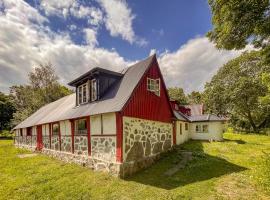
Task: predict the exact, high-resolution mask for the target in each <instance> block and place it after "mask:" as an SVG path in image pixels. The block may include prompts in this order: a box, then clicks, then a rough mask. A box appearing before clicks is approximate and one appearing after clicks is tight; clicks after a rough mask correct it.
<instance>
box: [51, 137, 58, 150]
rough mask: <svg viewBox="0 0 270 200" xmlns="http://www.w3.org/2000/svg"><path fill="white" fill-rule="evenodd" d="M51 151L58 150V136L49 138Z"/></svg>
mask: <svg viewBox="0 0 270 200" xmlns="http://www.w3.org/2000/svg"><path fill="white" fill-rule="evenodd" d="M51 149H53V150H58V151H59V150H60V142H59V136H58V135H53V136H52V137H51Z"/></svg>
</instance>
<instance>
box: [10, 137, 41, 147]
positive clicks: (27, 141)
mask: <svg viewBox="0 0 270 200" xmlns="http://www.w3.org/2000/svg"><path fill="white" fill-rule="evenodd" d="M14 143H15V145H16V146H22V147H29V148H30V149H33V148H36V144H37V137H36V136H16V137H15V138H14Z"/></svg>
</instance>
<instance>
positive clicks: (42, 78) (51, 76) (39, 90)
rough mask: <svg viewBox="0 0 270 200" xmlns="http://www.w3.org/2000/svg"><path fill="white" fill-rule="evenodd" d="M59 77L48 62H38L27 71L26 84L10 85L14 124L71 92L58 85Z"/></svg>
mask: <svg viewBox="0 0 270 200" xmlns="http://www.w3.org/2000/svg"><path fill="white" fill-rule="evenodd" d="M58 80H59V78H58V76H57V75H56V74H55V71H54V69H53V67H52V65H51V64H50V63H48V64H40V65H39V66H38V67H37V68H35V69H34V71H33V72H30V73H29V83H30V84H28V85H19V86H17V85H15V86H12V87H11V91H10V93H11V95H12V97H13V99H14V106H15V108H16V112H15V113H14V114H13V120H12V123H13V125H16V124H18V123H20V122H21V121H23V120H24V119H26V118H27V117H28V116H30V115H31V114H32V113H34V112H35V111H37V110H38V109H39V108H41V107H42V106H44V105H46V104H48V103H50V102H53V101H56V100H57V99H60V98H62V97H64V96H66V95H69V94H71V93H72V91H71V90H69V89H68V88H66V87H64V86H62V85H60V83H59V82H58Z"/></svg>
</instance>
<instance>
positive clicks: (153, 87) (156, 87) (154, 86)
mask: <svg viewBox="0 0 270 200" xmlns="http://www.w3.org/2000/svg"><path fill="white" fill-rule="evenodd" d="M147 90H148V91H150V92H153V93H154V94H155V95H157V96H160V79H159V78H158V79H151V78H147Z"/></svg>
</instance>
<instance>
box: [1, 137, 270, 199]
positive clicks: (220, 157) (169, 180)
mask: <svg viewBox="0 0 270 200" xmlns="http://www.w3.org/2000/svg"><path fill="white" fill-rule="evenodd" d="M224 137H225V139H226V140H225V141H224V142H212V143H208V142H199V141H190V142H188V143H186V144H184V145H181V146H180V147H178V149H185V150H188V151H192V152H193V155H194V158H193V160H192V161H191V162H189V164H188V165H187V166H186V167H185V168H184V169H183V170H180V171H178V172H177V173H176V174H175V175H174V176H172V177H167V176H165V175H164V172H165V171H167V170H168V169H169V168H171V167H173V166H174V165H175V163H177V162H178V161H179V160H180V159H181V156H180V155H179V154H178V153H177V152H178V151H177V150H176V151H174V152H171V153H169V154H166V155H164V157H163V158H162V159H161V160H160V161H159V162H158V163H157V164H155V165H154V166H152V167H151V168H148V169H146V170H144V171H142V172H139V173H137V174H136V175H134V176H132V177H130V178H127V179H125V180H122V179H118V178H115V177H112V176H109V175H107V174H105V173H100V172H93V171H91V170H89V169H87V168H84V167H81V166H77V165H74V164H65V163H63V162H61V161H58V160H55V159H52V158H48V157H46V156H44V155H38V156H35V157H30V158H19V157H18V156H17V155H18V154H22V153H28V151H26V150H21V149H16V148H15V147H14V146H13V144H12V141H10V140H0V199H270V184H269V180H270V174H269V167H270V166H269V160H268V159H269V157H268V156H269V153H270V137H269V136H260V135H240V134H231V133H227V134H225V135H224ZM267 157H268V159H267Z"/></svg>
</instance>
